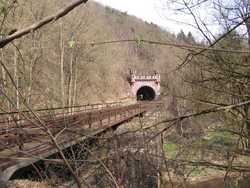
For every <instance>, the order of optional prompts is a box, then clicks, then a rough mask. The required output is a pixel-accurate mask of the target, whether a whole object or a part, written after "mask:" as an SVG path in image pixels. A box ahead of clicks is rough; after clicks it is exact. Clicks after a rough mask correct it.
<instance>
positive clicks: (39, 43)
mask: <svg viewBox="0 0 250 188" xmlns="http://www.w3.org/2000/svg"><path fill="white" fill-rule="evenodd" d="M64 2H65V4H66V3H67V1H64ZM14 6H15V7H14V8H11V9H10V11H9V13H8V14H6V21H5V22H4V25H3V26H2V33H3V34H6V33H9V32H11V31H13V30H14V31H15V29H21V28H23V27H25V26H28V25H30V24H32V23H34V22H36V21H38V20H40V19H42V18H43V17H45V16H47V15H49V14H50V13H53V12H55V11H56V10H58V9H59V8H61V7H63V6H64V3H61V1H60V2H58V1H51V0H44V1H42V2H39V3H38V2H35V1H32V0H28V1H26V0H25V1H24V0H23V1H18V3H17V4H15V5H14ZM127 39H136V40H137V41H135V42H122V43H112V44H105V45H91V44H92V43H98V42H104V41H111V40H127ZM141 39H148V40H154V41H171V42H176V39H175V36H174V35H172V34H170V33H168V32H166V31H164V30H162V29H160V28H159V27H158V26H156V25H154V24H150V23H145V22H143V21H142V20H140V19H137V18H136V17H133V16H129V15H127V14H126V13H122V12H118V11H116V10H114V9H111V8H109V7H103V6H102V5H99V4H97V3H95V2H90V3H88V4H87V5H85V7H80V8H78V9H76V10H75V11H73V12H72V13H71V14H69V15H68V16H66V17H64V18H63V19H61V20H60V21H57V22H55V23H54V24H51V25H48V26H46V27H43V28H42V29H40V30H38V31H35V32H33V33H32V34H30V35H28V36H26V37H23V38H22V39H19V40H16V41H15V42H13V43H12V45H9V46H8V47H7V48H5V49H3V50H2V51H1V56H2V60H3V61H4V62H5V63H6V62H8V68H9V70H10V71H11V75H12V76H13V77H14V79H15V80H16V82H17V84H18V88H19V89H20V91H22V93H23V95H24V98H25V99H26V100H27V102H28V103H29V104H31V105H32V106H35V107H42V106H52V105H53V106H62V105H63V106H65V105H76V104H83V103H93V102H99V101H102V102H104V101H117V100H120V99H122V98H127V97H129V96H130V88H129V84H128V82H127V75H128V71H129V69H137V70H140V71H143V70H147V71H150V70H157V71H160V73H161V74H162V78H163V80H167V79H170V78H168V77H169V76H170V75H169V74H168V73H169V72H171V70H173V69H174V68H175V66H176V65H177V63H178V56H181V55H182V54H183V52H182V51H181V50H178V49H176V48H171V47H162V46H158V45H152V44H145V43H140V40H141ZM1 82H3V86H4V88H5V90H6V91H7V93H8V94H10V95H11V96H12V98H13V100H14V101H15V102H16V103H20V101H19V100H20V99H19V97H20V96H18V95H17V94H16V92H15V90H14V89H13V88H12V87H13V86H12V85H11V84H10V80H9V79H8V77H7V76H6V72H5V71H4V70H2V71H1ZM171 83H174V82H172V81H171ZM165 84H166V82H165ZM3 102H4V104H5V106H6V108H7V106H8V103H7V101H6V99H1V103H3ZM18 105H19V104H18ZM20 108H22V107H21V106H20Z"/></svg>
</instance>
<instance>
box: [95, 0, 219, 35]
mask: <svg viewBox="0 0 250 188" xmlns="http://www.w3.org/2000/svg"><path fill="white" fill-rule="evenodd" d="M95 1H97V2H100V3H101V4H103V5H107V6H110V7H112V8H115V9H118V10H121V11H122V12H127V13H128V14H130V15H135V16H136V17H138V18H141V19H143V20H145V21H148V22H149V23H150V22H153V23H155V24H157V25H159V26H161V27H163V28H165V29H166V30H168V31H170V32H174V33H178V32H179V31H180V30H181V29H183V30H184V32H185V33H186V34H187V33H188V31H191V32H192V33H193V35H194V36H196V37H198V38H199V39H201V35H200V33H199V32H198V31H197V30H196V29H194V28H193V27H190V26H188V25H187V24H181V23H180V22H185V23H188V24H192V23H193V18H192V17H191V16H187V15H183V14H176V13H174V12H173V11H170V9H169V7H167V6H165V5H164V1H165V2H166V1H167V0H95ZM206 6H207V5H206ZM163 7H165V8H163ZM204 10H205V9H204ZM206 10H208V9H207V7H206ZM199 16H201V18H204V19H207V20H208V14H207V12H206V11H203V12H201V13H200V12H199ZM176 21H177V22H176ZM211 29H212V31H215V30H217V29H216V28H212V26H211Z"/></svg>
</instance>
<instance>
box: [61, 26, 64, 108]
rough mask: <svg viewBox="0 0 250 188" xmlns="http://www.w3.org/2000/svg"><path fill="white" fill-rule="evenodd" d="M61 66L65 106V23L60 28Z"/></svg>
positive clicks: (62, 92)
mask: <svg viewBox="0 0 250 188" xmlns="http://www.w3.org/2000/svg"><path fill="white" fill-rule="evenodd" d="M60 47H61V49H60V50H61V54H60V65H61V66H60V67H61V95H62V106H65V94H64V50H65V48H64V40H63V23H61V28H60Z"/></svg>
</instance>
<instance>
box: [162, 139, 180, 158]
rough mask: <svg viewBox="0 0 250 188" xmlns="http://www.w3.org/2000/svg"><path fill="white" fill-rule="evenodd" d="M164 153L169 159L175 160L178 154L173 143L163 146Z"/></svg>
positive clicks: (176, 147)
mask: <svg viewBox="0 0 250 188" xmlns="http://www.w3.org/2000/svg"><path fill="white" fill-rule="evenodd" d="M164 151H165V152H166V153H167V155H168V156H169V157H171V158H175V157H176V155H177V153H178V146H177V145H176V144H175V143H170V142H169V143H166V144H164Z"/></svg>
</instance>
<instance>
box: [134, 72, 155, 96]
mask: <svg viewBox="0 0 250 188" xmlns="http://www.w3.org/2000/svg"><path fill="white" fill-rule="evenodd" d="M129 81H130V85H131V91H132V95H133V97H135V98H136V99H137V100H156V99H158V98H159V96H160V74H159V73H158V72H156V71H155V72H154V73H152V74H148V73H147V74H145V73H140V74H137V73H136V71H130V78H129Z"/></svg>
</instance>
